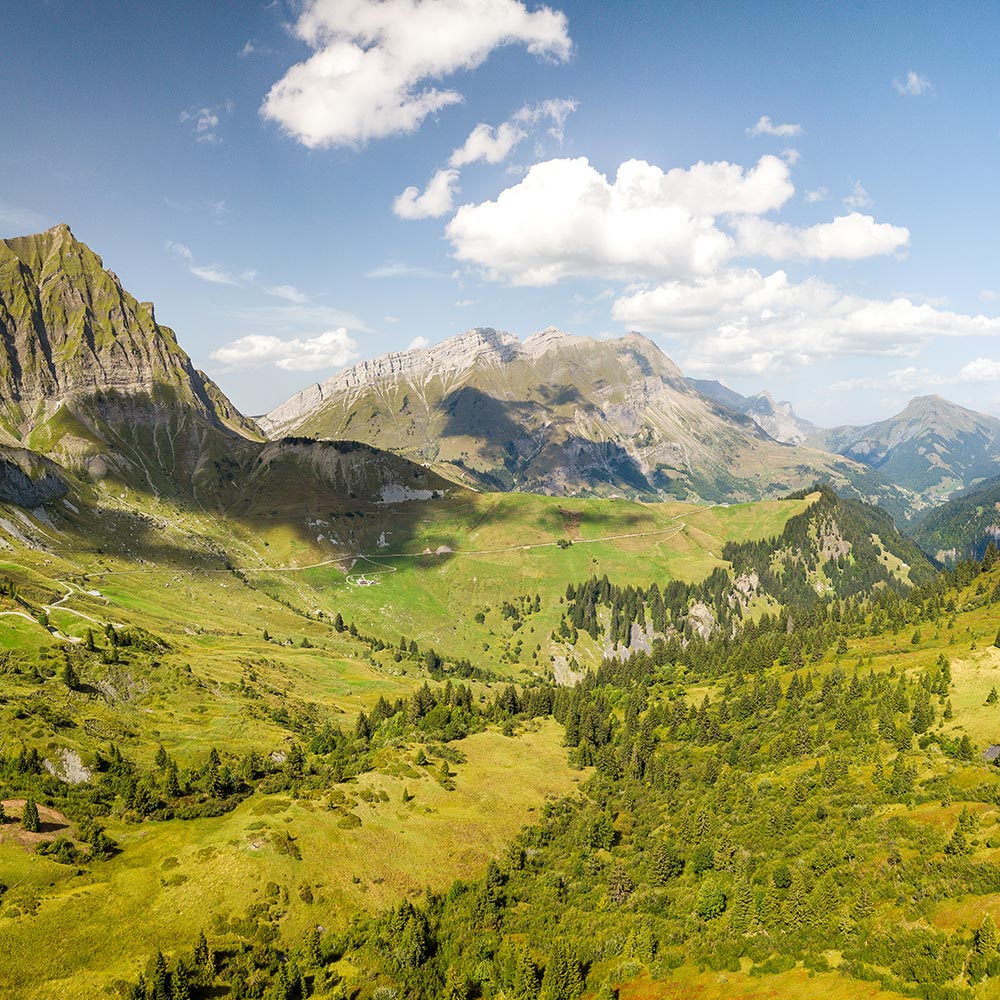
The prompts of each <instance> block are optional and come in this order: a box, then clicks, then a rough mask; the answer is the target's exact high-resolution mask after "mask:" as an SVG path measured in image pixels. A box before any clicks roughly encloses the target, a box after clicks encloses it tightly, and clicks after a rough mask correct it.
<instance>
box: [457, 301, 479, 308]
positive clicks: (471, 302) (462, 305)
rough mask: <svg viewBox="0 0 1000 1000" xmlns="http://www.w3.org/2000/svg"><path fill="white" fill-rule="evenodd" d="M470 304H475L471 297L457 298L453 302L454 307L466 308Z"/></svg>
mask: <svg viewBox="0 0 1000 1000" xmlns="http://www.w3.org/2000/svg"><path fill="white" fill-rule="evenodd" d="M471 305H475V303H474V302H473V301H472V299H459V300H458V301H457V302H456V303H455V308H456V309H466V308H468V307H469V306H471Z"/></svg>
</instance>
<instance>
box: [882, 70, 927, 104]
mask: <svg viewBox="0 0 1000 1000" xmlns="http://www.w3.org/2000/svg"><path fill="white" fill-rule="evenodd" d="M892 86H893V89H894V90H895V91H896V93H897V94H905V95H906V96H907V97H920V96H921V94H926V93H928V92H929V91H931V90H933V89H934V88H933V86H932V84H931V81H930V80H928V79H927V77H926V76H921V75H920V74H919V73H915V72H914V71H913V70H912V69H911V70H909V71H908V72H907V74H906V76H905V78H904V79H902V80H901V79H899V78H898V77H897V78H896V79H895V80H893V81H892Z"/></svg>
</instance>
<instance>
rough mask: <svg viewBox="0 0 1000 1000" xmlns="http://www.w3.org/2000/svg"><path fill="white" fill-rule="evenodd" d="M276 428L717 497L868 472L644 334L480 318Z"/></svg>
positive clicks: (445, 462) (560, 487)
mask: <svg viewBox="0 0 1000 1000" xmlns="http://www.w3.org/2000/svg"><path fill="white" fill-rule="evenodd" d="M259 424H260V426H261V427H262V428H263V429H264V430H265V431H266V432H267V433H268V434H269V435H271V436H272V437H276V436H281V435H284V434H290V433H294V434H298V435H305V436H315V437H319V438H333V439H346V438H353V439H357V440H359V441H366V442H368V443H370V444H377V445H379V446H380V447H384V448H388V449H390V450H392V451H395V452H396V453H397V454H400V455H404V456H406V457H408V458H412V459H413V460H415V461H419V462H424V463H430V464H433V465H434V467H435V468H438V469H440V470H441V471H442V472H444V473H445V474H446V475H450V476H452V477H453V478H455V479H458V480H459V481H465V482H472V483H473V484H475V485H477V486H480V487H484V488H487V489H493V490H496V489H501V490H512V489H516V490H531V491H537V492H547V493H554V494H571V493H584V492H599V493H615V492H618V493H625V494H627V495H630V496H637V497H638V496H642V497H647V498H648V497H655V496H676V497H681V498H695V497H700V498H705V499H710V500H717V501H729V500H741V499H756V498H759V497H763V496H774V495H778V494H781V493H786V492H788V491H789V490H791V489H794V488H797V487H800V486H802V485H804V484H805V483H807V482H812V481H813V480H815V479H817V478H824V479H830V480H832V481H834V482H835V483H838V484H840V485H845V486H846V485H848V484H849V483H851V482H854V481H857V480H858V479H863V478H864V476H863V473H864V470H863V468H861V467H859V466H857V465H855V464H854V463H852V462H848V461H844V460H843V459H839V458H836V457H834V456H831V455H825V454H823V453H821V452H819V451H815V450H812V449H806V448H789V447H786V446H783V445H781V444H779V443H777V442H775V441H774V440H772V438H771V437H770V436H768V435H767V434H766V433H764V432H763V431H762V430H761V428H760V427H758V426H757V424H756V423H755V422H754V421H753V420H751V419H750V418H748V417H745V416H743V415H741V414H738V413H734V412H733V411H732V410H731V409H728V408H726V407H724V406H721V405H719V404H718V403H717V402H715V401H714V400H712V399H710V398H708V397H707V396H705V395H704V394H702V393H701V392H699V391H697V390H696V389H695V388H693V387H692V386H691V385H690V384H689V383H688V381H687V380H686V379H685V378H684V376H683V375H682V374H681V372H680V370H679V369H678V368H677V366H676V365H675V364H674V363H673V362H672V361H671V360H670V359H669V358H667V357H666V356H665V355H664V354H663V353H662V352H661V351H660V349H659V348H658V347H657V346H656V345H655V344H654V343H653V342H652V341H650V340H648V339H647V338H646V337H643V336H640V335H638V334H628V335H626V336H624V337H620V338H618V339H615V340H595V339H592V338H590V337H577V336H573V335H570V334H567V333H563V332H560V331H558V330H555V329H551V328H550V329H547V330H544V331H542V332H541V333H537V334H535V335H533V336H531V337H529V338H528V339H527V340H525V341H524V342H523V343H522V342H521V341H520V340H519V339H518V338H517V337H516V336H515V335H513V334H510V333H504V332H500V331H497V330H494V329H490V328H478V329H474V330H470V331H468V332H467V333H464V334H461V335H460V336H457V337H454V338H452V339H450V340H446V341H444V342H443V343H440V344H437V345H435V346H433V347H431V348H428V349H424V350H410V351H405V352H401V353H393V354H387V355H385V356H383V357H381V358H376V359H374V360H372V361H366V362H363V363H362V364H359V365H356V366H355V367H353V368H350V369H348V370H346V371H344V372H341V373H340V374H338V375H335V376H333V377H332V378H330V379H329V380H327V381H326V382H324V383H322V384H319V385H313V386H310V387H309V388H308V389H306V390H304V391H303V392H300V393H298V394H297V395H296V396H293V397H292V398H291V399H289V400H288V401H287V402H285V403H283V404H282V405H281V406H279V407H277V409H275V410H273V411H272V412H271V413H269V414H267V416H266V417H263V418H261V419H260V420H259Z"/></svg>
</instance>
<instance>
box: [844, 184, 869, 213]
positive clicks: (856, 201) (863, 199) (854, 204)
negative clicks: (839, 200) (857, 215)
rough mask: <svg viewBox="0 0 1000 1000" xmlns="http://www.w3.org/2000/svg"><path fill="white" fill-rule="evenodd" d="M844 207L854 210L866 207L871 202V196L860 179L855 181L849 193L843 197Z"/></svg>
mask: <svg viewBox="0 0 1000 1000" xmlns="http://www.w3.org/2000/svg"><path fill="white" fill-rule="evenodd" d="M843 202H844V207H845V208H849V209H850V210H851V211H852V212H856V211H857V210H858V209H859V208H868V206H869V205H871V204H872V200H871V197H870V196H869V194H868V192H867V191H866V190H865V189H864V185H863V184H862V183H861V181H855V182H854V186H853V187H852V188H851V193H850V194H849V195H847V197H845V198H844V199H843Z"/></svg>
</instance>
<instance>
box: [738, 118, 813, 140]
mask: <svg viewBox="0 0 1000 1000" xmlns="http://www.w3.org/2000/svg"><path fill="white" fill-rule="evenodd" d="M747 135H749V136H758V135H775V136H779V137H780V138H788V137H789V136H793V135H802V126H801V125H792V124H789V123H787V122H786V123H785V124H784V125H779V124H778V123H777V122H773V121H771V118H770V116H769V115H761V116H760V118H758V119H757V124H756V125H752V126H751V127H750V128H748V129H747Z"/></svg>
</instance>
